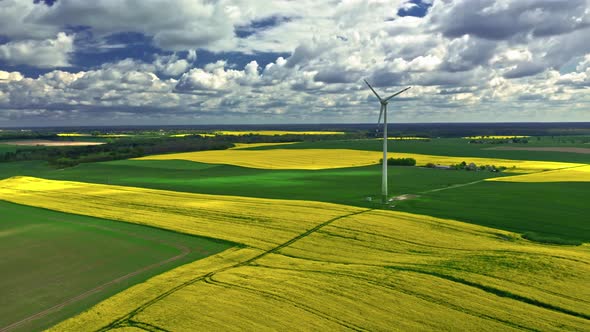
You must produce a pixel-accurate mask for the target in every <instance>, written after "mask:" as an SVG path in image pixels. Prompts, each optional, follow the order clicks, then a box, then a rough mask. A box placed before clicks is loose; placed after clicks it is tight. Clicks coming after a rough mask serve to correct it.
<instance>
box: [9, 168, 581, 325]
mask: <svg viewBox="0 0 590 332" xmlns="http://www.w3.org/2000/svg"><path fill="white" fill-rule="evenodd" d="M0 198H1V199H5V200H9V201H13V202H16V203H20V204H29V205H34V206H40V207H45V208H49V209H56V210H60V211H65V212H71V213H81V214H88V215H93V216H98V217H103V218H111V219H117V220H124V221H128V222H134V223H145V224H149V225H152V226H156V227H162V228H167V229H172V230H176V231H182V232H187V233H191V234H198V235H205V236H211V237H216V238H222V239H226V240H231V241H234V242H237V243H241V244H243V246H242V247H235V248H232V249H229V250H226V251H225V252H222V253H220V254H217V255H214V256H211V257H209V258H206V259H203V260H200V261H196V262H193V263H190V264H187V265H184V266H182V267H179V268H176V269H174V270H171V271H169V272H166V273H164V274H161V275H159V276H156V277H154V278H152V279H150V280H148V281H147V282H145V283H142V284H139V285H136V286H134V287H132V288H130V289H128V290H126V291H123V292H122V293H119V294H118V295H116V296H114V297H111V298H109V299H108V300H106V301H104V302H102V303H100V304H99V305H97V306H95V307H94V308H92V309H91V310H89V311H87V312H85V313H83V314H81V315H79V316H77V317H74V318H72V319H69V320H67V321H65V322H63V323H61V324H60V325H58V326H56V327H55V330H56V331H58V330H117V331H120V330H125V329H127V330H133V328H141V329H147V330H152V331H160V330H198V329H204V328H206V329H209V330H227V329H231V328H232V327H234V328H236V327H239V328H240V329H257V330H258V329H282V330H284V329H289V330H310V329H314V330H319V329H330V330H334V329H351V330H433V329H436V330H445V329H447V330H457V329H472V330H490V331H491V330H494V331H497V330H543V331H550V330H564V329H570V330H583V329H584V328H586V327H587V325H588V323H589V319H590V290H589V289H588V288H587V287H586V285H588V284H589V283H590V250H589V248H588V246H586V245H583V246H579V247H566V246H564V247H556V246H548V245H541V244H534V243H531V242H528V241H526V240H523V239H521V238H520V237H519V236H518V235H517V234H514V233H510V232H504V231H499V230H494V229H489V228H485V227H480V226H475V225H468V224H463V223H459V222H454V221H450V220H443V219H437V218H432V217H426V216H420V215H414V214H408V213H401V212H392V211H377V210H367V209H360V208H353V207H348V206H341V205H335V204H326V203H318V202H305V201H282V200H267V199H254V198H242V197H229V196H213V195H200V194H187V193H178V192H168V191H159V190H149V189H140V188H129V187H118V186H106V185H94V184H85V183H76V182H60V181H49V180H42V179H36V178H24V177H20V178H11V179H7V180H4V181H0Z"/></svg>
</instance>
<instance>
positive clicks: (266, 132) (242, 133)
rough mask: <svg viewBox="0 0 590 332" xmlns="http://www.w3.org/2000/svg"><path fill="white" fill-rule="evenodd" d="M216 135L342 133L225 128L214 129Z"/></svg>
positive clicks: (332, 132)
mask: <svg viewBox="0 0 590 332" xmlns="http://www.w3.org/2000/svg"><path fill="white" fill-rule="evenodd" d="M215 133H216V134H218V135H234V136H244V135H265V136H275V135H344V132H343V131H286V130H251V131H237V130H236V131H233V130H225V131H216V132H215Z"/></svg>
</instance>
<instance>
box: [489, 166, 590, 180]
mask: <svg viewBox="0 0 590 332" xmlns="http://www.w3.org/2000/svg"><path fill="white" fill-rule="evenodd" d="M486 180H487V181H503V182H590V166H580V167H570V168H564V169H558V170H554V171H547V172H539V173H533V174H523V175H515V176H506V177H500V178H493V179H486Z"/></svg>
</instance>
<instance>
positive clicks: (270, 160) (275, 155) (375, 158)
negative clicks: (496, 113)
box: [137, 148, 583, 172]
mask: <svg viewBox="0 0 590 332" xmlns="http://www.w3.org/2000/svg"><path fill="white" fill-rule="evenodd" d="M382 156H383V154H382V153H381V152H378V151H362V150H350V149H280V148H277V149H270V150H236V149H231V150H215V151H200V152H183V153H170V154H162V155H154V156H147V157H141V158H137V159H139V160H174V159H179V160H189V161H196V162H201V163H209V164H227V165H236V166H242V167H250V168H262V169H311V170H314V169H315V170H317V169H328V168H342V167H356V166H367V165H374V164H377V163H379V160H380V159H381V157H382ZM389 157H393V158H414V159H416V164H417V165H418V166H424V165H426V164H428V163H433V164H439V165H454V164H459V163H461V162H462V161H465V162H467V163H471V162H473V163H475V164H477V165H496V166H505V167H508V168H513V167H514V168H515V170H518V171H520V172H534V171H542V170H551V169H559V168H565V167H573V166H581V165H583V164H574V163H562V162H553V161H527V160H510V159H497V158H476V157H452V156H435V155H424V154H415V153H398V152H394V153H390V154H389Z"/></svg>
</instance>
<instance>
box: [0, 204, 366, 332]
mask: <svg viewBox="0 0 590 332" xmlns="http://www.w3.org/2000/svg"><path fill="white" fill-rule="evenodd" d="M373 210H374V209H364V210H361V211H357V212H353V213H348V214H345V215H342V216H338V217H335V218H332V219H330V220H327V221H325V222H323V223H320V224H318V225H316V226H315V227H313V228H310V229H308V230H307V231H305V232H303V233H301V234H299V235H297V236H295V237H294V238H292V239H291V240H289V241H287V242H284V243H282V244H280V245H278V246H276V247H274V248H272V249H269V250H266V251H264V252H262V253H260V254H258V255H256V256H254V257H252V258H249V259H247V260H245V261H243V262H239V263H236V264H234V265H231V266H227V267H224V268H221V269H218V270H215V271H211V272H209V273H207V274H204V275H201V276H198V277H195V278H193V279H190V280H187V281H185V282H183V283H182V284H180V285H178V286H176V287H173V288H171V289H169V290H168V291H166V292H164V293H162V294H160V295H158V296H156V297H155V298H153V299H151V300H149V301H147V302H145V303H144V304H143V305H141V306H139V307H137V308H135V310H132V311H131V312H129V313H127V314H126V315H125V316H122V317H121V318H119V319H117V320H115V321H113V322H111V323H110V324H108V325H106V326H104V327H102V328H100V329H98V330H97V331H100V332H102V331H109V330H111V329H116V328H121V327H127V326H132V325H131V323H130V322H133V321H135V320H133V318H134V317H135V316H137V315H138V314H140V313H141V312H143V311H144V310H146V309H147V308H149V307H151V306H152V305H154V304H156V303H157V302H159V301H160V300H162V299H164V298H166V297H168V296H169V295H171V294H173V293H175V292H177V291H179V290H181V289H183V288H185V287H187V286H190V285H193V284H195V283H197V282H200V281H205V282H207V281H208V280H212V277H213V276H214V275H215V274H217V273H221V272H225V271H228V270H231V269H234V268H237V267H241V266H246V265H249V264H251V263H253V262H254V261H256V260H258V259H261V258H263V257H265V256H267V255H269V254H273V253H276V252H278V251H279V250H281V249H283V248H285V247H287V246H290V245H291V244H293V243H295V242H297V241H299V240H301V239H303V238H305V237H307V236H309V235H311V234H313V233H315V232H317V231H318V230H320V229H321V228H323V227H325V226H328V225H330V224H332V223H333V222H335V221H337V220H340V219H344V218H348V217H352V216H355V215H358V214H362V213H367V212H369V211H373ZM322 318H325V317H322ZM343 326H345V327H348V328H351V329H354V330H361V329H359V328H356V327H352V326H350V325H348V324H346V325H343ZM152 328H155V329H159V331H161V330H164V329H163V328H161V327H158V326H152ZM0 332H1V331H0Z"/></svg>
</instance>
